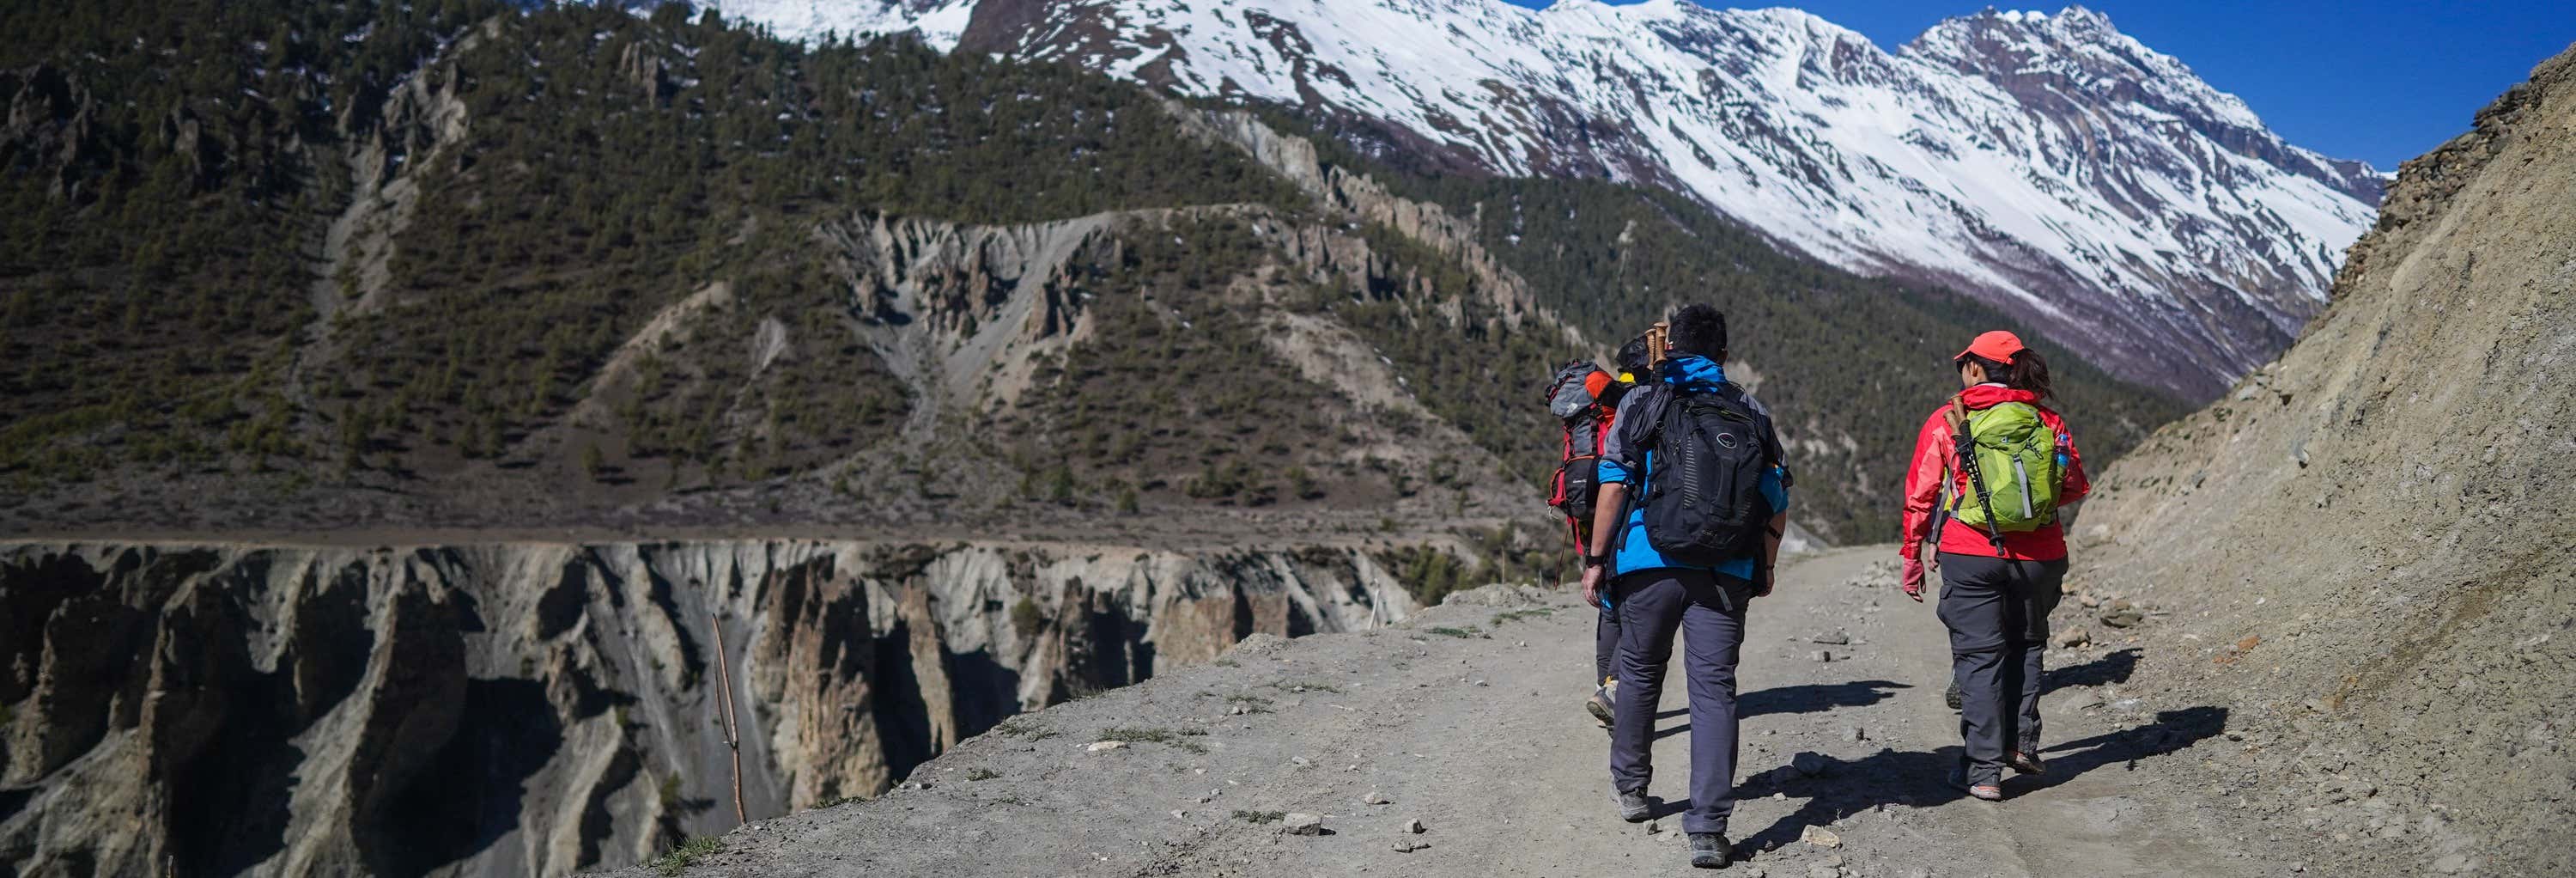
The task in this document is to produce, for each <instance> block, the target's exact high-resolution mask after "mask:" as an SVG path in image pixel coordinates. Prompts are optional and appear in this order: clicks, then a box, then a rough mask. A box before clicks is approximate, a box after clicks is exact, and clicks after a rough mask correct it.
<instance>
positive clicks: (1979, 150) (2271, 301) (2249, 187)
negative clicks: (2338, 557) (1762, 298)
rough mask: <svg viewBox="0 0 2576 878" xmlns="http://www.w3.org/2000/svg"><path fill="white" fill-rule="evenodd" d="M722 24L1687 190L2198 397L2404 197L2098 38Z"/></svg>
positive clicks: (2163, 65) (1527, 23)
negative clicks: (2379, 213)
mask: <svg viewBox="0 0 2576 878" xmlns="http://www.w3.org/2000/svg"><path fill="white" fill-rule="evenodd" d="M716 5H718V6H720V7H721V8H722V9H723V10H724V11H725V12H726V13H727V14H728V15H729V16H734V17H743V18H749V19H753V20H757V21H761V22H764V23H766V24H768V25H769V26H770V27H772V28H773V29H775V30H777V31H778V32H780V33H782V34H784V35H790V36H804V37H813V36H820V35H822V34H824V33H831V32H837V33H841V34H856V33H862V32H876V33H883V32H891V31H898V30H905V29H914V30H918V31H919V32H920V33H921V34H922V36H923V38H924V39H926V40H928V41H929V42H931V43H932V44H934V45H939V46H942V47H946V48H964V49H966V50H972V51H985V52H997V53H1005V54H1010V55H1015V56H1019V57H1025V58H1031V59H1041V60H1057V61H1066V62H1071V63H1077V64H1080V65H1083V66H1086V67H1089V68H1092V69H1097V70H1101V71H1105V72H1108V73H1110V74H1112V75H1116V76H1121V77H1128V78H1133V79H1138V80H1143V81H1147V82H1151V83H1155V84H1159V85H1162V86H1165V87H1168V88H1171V89H1173V90H1175V91H1178V92H1182V93H1186V94H1193V95H1215V96H1241V97H1246V98H1255V99H1263V100H1271V101H1279V102H1284V103H1289V104H1296V105H1300V106H1303V107H1305V108H1307V109H1309V110H1312V111H1317V112H1320V113H1323V114H1327V115H1330V116H1332V117H1334V118H1335V119H1336V120H1337V121H1338V122H1339V123H1340V127H1342V128H1344V129H1346V130H1374V131H1376V132H1379V133H1378V135H1377V136H1376V137H1375V138H1374V139H1375V140H1376V141H1378V142H1379V145H1381V146H1383V145H1385V144H1393V145H1395V148H1398V149H1402V150H1405V151H1408V152H1415V153H1420V154H1419V155H1415V156H1412V157H1411V158H1412V159H1413V160H1415V161H1420V162H1429V163H1432V164H1449V165H1468V166H1474V167H1477V168H1481V169H1484V170H1489V171H1492V172H1498V173H1504V174H1515V175H1526V174H1556V175H1589V176H1607V177H1610V178H1612V179H1617V180H1622V181H1630V182H1636V183H1642V184H1648V185H1658V186H1664V187H1667V188H1671V189H1674V190H1677V191H1680V192H1684V193H1689V194H1692V195H1695V196H1697V197H1698V198H1699V199H1700V200H1702V201H1703V202H1705V203H1707V204H1708V205H1709V206H1710V207H1712V208H1714V209H1716V210H1718V211H1720V212H1723V213H1725V214H1727V215H1730V216H1732V217H1735V218H1737V219H1739V220H1741V221H1743V222H1744V223H1746V224H1748V225H1750V226H1752V227H1754V228H1757V229H1759V230H1761V231H1762V232H1764V233H1765V234H1767V235H1769V236H1771V237H1772V238H1774V239H1775V240H1777V241H1779V242H1781V243H1783V244H1786V245H1788V246H1791V247H1794V248H1796V249H1799V250H1802V251H1805V252H1807V253H1809V254H1812V255H1814V256H1816V257H1818V258H1821V259H1824V260H1826V261H1829V262H1832V263H1835V264H1838V265H1842V266H1844V267H1847V268H1851V269H1854V270H1857V271H1861V272H1864V273H1870V274H1887V275H1895V276H1900V277H1907V278H1914V279H1917V280H1921V281H1926V282H1934V283H1941V284H1947V285H1950V286H1952V287H1954V288H1958V289H1962V290H1965V291H1968V292H1970V293H1972V294H1975V295H1977V296H1979V297H1981V298H1984V299H1986V300H1987V301H1989V302H1992V303H1994V304H1996V305H1999V306H2001V307H2003V308H2005V309H2006V310H2007V311H2009V312H2011V313H2014V314H2017V315H2020V316H2022V317H2024V318H2026V319H2029V320H2031V321H2032V322H2034V323H2036V324H2038V325H2039V326H2040V327H2042V328H2043V329H2045V330H2047V331H2048V332H2049V333H2050V334H2051V335H2052V336H2054V337H2056V338H2059V339H2061V340H2063V341H2066V342H2068V343H2070V344H2073V345H2076V346H2078V347H2081V348H2083V349H2084V350H2085V351H2086V353H2087V354H2088V355H2089V356H2090V358H2091V359H2093V360H2094V361H2095V362H2097V363H2100V364H2102V365H2104V366H2106V367H2108V368H2111V369H2113V370H2114V371H2116V372H2118V373H2121V374H2123V375H2125V376H2127V377H2130V378H2132V379H2135V380H2140V381H2144V382H2148V383H2152V384H2157V385H2161V386H2165V387H2168V388H2172V389H2175V390H2178V391H2181V392H2183V393H2185V394H2187V395H2191V396H2208V395H2213V394H2215V393H2217V392H2218V391H2219V390H2221V389H2223V388H2224V387H2225V386H2226V385H2227V383H2228V382H2229V381H2231V380H2232V379H2233V378H2234V377H2235V376H2237V375H2239V374H2241V373H2243V372H2244V371H2245V370H2247V369H2249V368H2251V367H2252V366H2255V365H2258V364H2260V363H2261V362H2263V361H2266V360H2268V359H2270V358H2271V357H2272V356H2273V355H2274V354H2276V353H2278V352H2279V351H2280V350H2281V349H2282V348H2284V347H2286V346H2287V345H2288V343H2289V341H2290V340H2291V338H2292V337H2293V336H2294V335H2295V334H2296V333H2297V331H2298V328H2299V327H2300V326H2301V325H2302V324H2303V323H2304V322H2305V321H2306V319H2307V318H2308V316H2309V315H2311V314H2313V313H2315V312H2316V311H2317V309H2318V308H2320V307H2321V306H2322V305H2323V304H2324V302H2325V300H2326V291H2327V288H2328V285H2329V284H2330V282H2331V280H2332V277H2333V273H2334V270H2335V268H2336V267H2337V265H2339V264H2340V262H2341V259H2342V251H2343V249H2344V247H2345V246H2346V245H2348V244H2350V243H2352V241H2353V240H2354V239H2355V238H2357V237H2359V236H2360V234H2361V233H2362V231H2364V230H2365V229H2367V228H2368V227H2369V226H2370V224H2371V223H2372V222H2373V220H2374V218H2375V210H2376V206H2377V204H2378V200H2379V195H2380V187H2381V185H2382V177H2381V175H2380V174H2379V173H2378V172H2376V171H2375V170H2373V169H2372V168H2370V167H2369V166H2368V165H2365V164H2363V163H2360V162H2352V161H2338V160H2333V159H2329V158H2326V157H2324V156H2321V155H2318V154H2316V153H2314V152H2310V151H2308V150H2305V149H2301V148H2298V147H2296V146H2292V145H2289V144H2287V143H2285V142H2283V141H2282V140H2281V138H2280V137H2278V136H2277V135H2274V134H2273V133H2272V132H2271V131H2269V130H2268V129H2266V128H2264V127H2263V123H2262V121H2261V120H2260V119H2258V118H2256V117H2255V115H2254V113H2253V112H2252V111H2250V110H2249V109H2247V108H2246V106H2245V104H2244V102H2243V101H2240V100H2238V99H2237V98H2236V97H2235V96H2233V95H2229V94H2227V93H2225V92H2221V91H2219V90H2217V89H2215V88H2212V87H2211V86H2210V85H2209V84H2207V83H2205V82H2203V81H2201V80H2200V78H2199V77H2197V76H2195V75H2193V74H2192V72H2191V70H2190V68H2188V67H2186V66H2184V64H2183V63H2182V62H2180V61H2178V60H2176V59H2174V58H2172V57H2170V56H2167V55H2163V54H2160V53H2158V52H2156V51H2154V50H2152V49H2149V48H2147V47H2146V46H2144V45H2141V44H2139V43H2138V41H2136V40H2134V39H2131V38H2130V37H2128V36H2126V35H2123V34H2121V33H2120V32H2119V31H2118V30H2116V29H2115V28H2113V26H2112V24H2111V22H2110V20H2109V19H2107V18H2105V17H2104V16H2102V15H2101V14H2099V13H2095V12H2092V11H2090V10H2086V9H2083V8H2081V7H2074V8H2069V9H2067V10H2065V11H2063V12H2060V13H2058V14H2055V15H2048V14H2043V13H2036V12H1995V11H1992V10H1989V11H1986V12H1983V13H1979V14H1976V15H1971V16H1965V17H1960V18H1954V19H1950V20H1948V21H1944V22H1942V23H1941V24H1939V25H1937V26H1935V27H1933V28H1932V29H1931V30H1929V31H1927V32H1925V33H1924V34H1923V35H1921V36H1920V37H1917V38H1916V39H1915V40H1914V41H1913V42H1911V43H1909V44H1907V45H1906V46H1904V47H1903V48H1902V49H1900V50H1899V51H1896V52H1893V53H1890V52H1887V51H1884V50H1882V49H1880V48H1878V47H1877V46H1876V45H1874V44H1872V43H1871V42H1870V41H1869V40H1868V39H1867V38H1865V37H1863V36H1861V35H1860V34H1858V33H1854V32H1852V31H1850V30H1847V29H1845V28H1842V27H1840V26H1837V25H1835V24H1833V23H1831V22H1828V21H1825V20H1823V19H1821V18H1818V17H1816V16H1813V15H1810V14H1807V13H1804V12H1800V11H1797V10H1793V9H1763V10H1752V11H1746V10H1726V9H1710V8H1706V7H1702V6H1699V5H1696V4H1694V3H1691V2H1688V0H1650V2H1645V3H1640V4H1636V5H1628V6H1612V5H1605V4H1601V3H1597V2H1590V0H1561V2H1558V3H1557V4H1556V5H1554V6H1551V7H1548V8H1546V9H1544V10H1530V9H1524V8H1521V7H1517V6H1512V5H1509V4H1506V3H1503V2H1500V0H897V2H893V3H886V2H880V0H847V2H827V0H720V2H718V3H717V4H716Z"/></svg>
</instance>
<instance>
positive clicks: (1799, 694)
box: [1735, 680, 1914, 719]
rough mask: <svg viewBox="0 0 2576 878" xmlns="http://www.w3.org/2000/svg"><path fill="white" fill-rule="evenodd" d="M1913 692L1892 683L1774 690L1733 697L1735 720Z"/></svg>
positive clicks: (1869, 701)
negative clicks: (1902, 691) (1904, 691)
mask: <svg viewBox="0 0 2576 878" xmlns="http://www.w3.org/2000/svg"><path fill="white" fill-rule="evenodd" d="M1912 688H1914V687H1913V686H1910V685H1907V684H1904V683H1898V682H1895V681H1893V680H1853V681H1851V682H1848V683H1809V684H1805V685H1800V686H1774V687H1772V688H1769V689H1764V690H1761V691H1759V692H1747V693H1744V694H1742V695H1739V696H1736V698H1735V716H1736V718H1738V719H1751V718H1753V717H1757V716H1763V715H1766V714H1774V713H1815V712H1818V711H1825V710H1833V709H1835V708H1839V707H1867V706H1869V705H1872V704H1877V703H1879V702H1881V701H1886V700H1887V699H1890V698H1894V697H1896V693H1895V692H1893V691H1891V690H1896V689H1912Z"/></svg>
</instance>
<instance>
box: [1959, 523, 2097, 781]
mask: <svg viewBox="0 0 2576 878" xmlns="http://www.w3.org/2000/svg"><path fill="white" fill-rule="evenodd" d="M2065 578H2066V561H2065V560H2064V559H2059V560H2056V561H2005V560H2003V559H2001V558H1987V557H1982V556H1978V555H1960V554H1955V553H1951V552H1943V553H1941V607H1940V613H1941V624H1942V625H1944V626H1947V627H1948V628H1949V629H1950V674H1951V678H1952V679H1954V680H1956V681H1957V682H1958V684H1959V737H1960V738H1961V739H1962V741H1963V742H1964V743H1965V744H1966V745H1967V746H1966V750H1965V753H1964V755H1963V757H1962V758H1963V760H1964V761H1965V765H1966V774H1967V778H1968V782H1969V783H1972V784H1988V783H1997V782H2000V781H2001V780H2002V779H2003V773H2004V750H2005V749H2007V748H2010V749H2015V750H2020V751H2022V752H2024V753H2036V752H2039V693H2040V680H2041V675H2042V674H2043V673H2045V671H2046V668H2044V667H2043V666H2042V656H2043V654H2044V653H2045V652H2046V651H2047V647H2048V614H2049V613H2050V612H2051V611H2053V610H2055V609H2057V598H2058V594H2057V586H2058V583H2059V582H2061V581H2063V580H2064V579H2065Z"/></svg>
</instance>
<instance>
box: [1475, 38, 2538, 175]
mask: <svg viewBox="0 0 2576 878" xmlns="http://www.w3.org/2000/svg"><path fill="white" fill-rule="evenodd" d="M1510 2H1514V3H1519V4H1521V5H1523V6H1546V5H1547V4H1548V0H1510ZM1701 2H1704V3H1708V5H1712V6H1735V5H1743V6H1795V7H1798V8H1800V9H1804V10H1807V11H1809V12H1813V13H1815V14H1817V15H1820V16H1823V17H1824V18H1826V19H1828V20H1830V21H1833V22H1834V23H1836V24H1840V25H1842V26H1844V27H1848V28H1851V29H1853V30H1856V31H1859V32H1861V33H1863V34H1867V35H1869V38H1870V39H1871V40H1873V41H1875V42H1877V43H1878V44H1879V46H1881V47H1883V48H1886V49H1889V50H1891V51H1893V50H1894V49H1896V47H1898V46H1902V45H1904V44H1905V43H1906V41H1908V40H1912V39H1913V38H1914V36H1915V35H1916V34H1919V33H1922V32H1923V30H1924V29H1925V28H1928V27H1931V26H1932V25H1933V23H1935V22H1938V21H1940V20H1941V19H1943V18H1948V17H1950V16H1953V15H1964V14H1969V13H1973V12H1976V11H1977V10H1979V9H1983V8H1985V5H1986V3H1985V0H1952V2H1946V3H1945V2H1941V0H1933V2H1923V0H1911V2H1895V0H1780V2H1762V0H1753V2H1737V3H1728V2H1723V0H1718V2H1711V0H1701ZM1994 5H1995V6H1996V7H1997V8H2001V9H2040V10H2043V11H2046V12H2050V13H2055V12H2057V11H2058V10H2059V9H2060V8H2062V7H2063V6H2064V5H2065V3H2064V0H2048V2H2045V3H2019V4H2016V3H1995V4H1994ZM2082 5H2084V6H2086V7H2088V8H2091V9H2093V10H2095V11H2098V12H2101V13H2104V14H2106V15H2109V16H2110V17H2111V21H2112V23H2113V24H2116V25H2118V26H2119V28H2120V30H2121V32H2123V33H2126V34H2128V35H2129V36H2132V37H2136V38H2137V40H2138V41H2139V42H2142V43H2145V44H2147V46H2148V47H2149V48H2153V49H2156V50H2157V51H2161V52H2164V53H2165V54H2168V55H2172V56H2174V57H2177V58H2180V59H2182V61H2183V63H2185V64H2189V65H2191V68H2192V70H2193V71H2194V72H2196V73H2199V74H2200V77H2201V78H2202V79H2205V80H2208V81H2209V82H2210V84H2212V85H2215V86H2217V87H2219V88H2220V89H2223V90H2226V91H2230V92H2234V93H2236V95H2237V96H2238V97H2242V98H2244V99H2245V103H2246V104H2248V105H2250V106H2252V107H2253V108H2254V112H2255V113H2256V114H2258V115H2261V116H2262V117H2263V121H2264V123H2265V124H2267V125H2270V126H2271V127H2272V130H2274V131H2276V132H2279V133H2280V134H2281V136H2282V137H2284V138H2287V139H2288V140H2289V141H2290V142H2291V143H2295V144H2298V145H2300V146H2304V147H2307V148H2309V149H2313V150H2316V151H2318V152H2322V153H2325V154H2327V155H2329V156H2334V157H2336V158H2357V159H2362V160H2365V161H2368V162H2370V163H2371V164H2373V165H2377V166H2378V167H2379V168H2380V169H2381V170H2395V169H2396V168H2397V163H2398V162H2401V161H2404V160H2406V159H2410V158H2413V157H2415V156H2417V155H2420V154H2422V153H2423V152H2425V151H2426V150H2430V149H2432V148H2433V147H2435V146H2438V145H2440V144H2441V143H2442V141H2445V140H2449V139H2450V138H2451V137H2452V136H2453V135H2456V134H2459V133H2460V132H2462V131H2466V130H2468V129H2469V123H2470V117H2471V116H2473V115H2474V114H2476V113H2477V111H2478V108H2480V107H2484V106H2486V105H2487V102H2488V101H2490V100H2493V99H2494V98H2495V96H2496V95H2498V94H2502V93H2503V92H2504V90H2505V89H2507V88H2510V87H2512V85H2513V84H2514V83H2517V82H2521V81H2522V80H2523V79H2525V78H2526V77H2528V76H2529V75H2530V73H2531V68H2532V65H2535V64H2538V63H2540V62H2541V61H2542V60H2543V59H2546V58H2548V57H2550V56H2552V55H2555V54H2557V53H2559V52H2561V51H2564V50H2565V49H2566V48H2567V46H2568V44H2569V43H2570V42H2576V0H2497V2H2485V3H2466V2H2430V0H2418V2H2404V0H2347V2H2328V0H2300V2H2223V0H2089V2H2085V3H2083V4H2082Z"/></svg>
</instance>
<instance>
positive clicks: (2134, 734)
mask: <svg viewBox="0 0 2576 878" xmlns="http://www.w3.org/2000/svg"><path fill="white" fill-rule="evenodd" d="M2226 728H2227V709H2226V708H2223V707H2208V706H2203V707H2189V708H2184V709H2181V710H2168V711H2164V712H2161V713H2158V714H2156V720H2155V722H2152V723H2149V724H2147V725H2143V726H2139V727H2137V728H2134V729H2126V730H2123V731H2117V732H2111V733H2107V734H2102V735H2096V736H2093V737H2090V738H2085V739H2082V740H2077V741H2068V742H2066V743H2063V744H2059V745H2056V746H2054V747H2049V748H2047V749H2046V750H2044V751H2042V752H2044V753H2046V754H2049V755H2048V774H2046V775H2044V776H2042V777H2038V778H2029V777H2023V778H2015V779H2009V780H2007V781H2006V783H2005V785H2004V789H2005V792H2006V794H2008V795H2016V796H2017V795H2028V794H2030V793H2033V792H2036V791H2038V790H2043V789H2047V788H2049V787H2053V786H2056V785H2058V784H2062V783H2065V782H2067V781H2069V780H2073V779H2075V778H2077V777H2081V776H2083V775H2084V774H2085V773H2086V772H2090V771H2093V770H2094V769H2098V768H2102V767H2104V766H2107V765H2112V764H2114V763H2117V764H2120V765H2122V766H2123V768H2124V769H2135V768H2136V767H2137V762H2138V760H2141V759H2146V758H2149V757H2153V756H2161V755H2164V754H2167V753H2172V752H2174V751H2177V750H2181V749H2183V748H2185V747H2189V746H2191V745H2192V744H2193V743H2195V742H2198V741H2200V740H2202V739H2205V738H2209V737H2212V736H2215V735H2217V734H2219V733H2220V732H2223V731H2225V730H2226ZM1959 759H1960V753H1959V748H1958V747H1955V746H1953V747H1943V748H1941V749H1939V750H1936V751H1933V752H1929V753H1920V752H1917V753H1900V752H1897V751H1894V750H1880V751H1878V752H1877V753H1875V754H1872V755H1870V756H1866V757H1862V758H1860V759H1853V760H1842V759H1835V758H1833V757H1830V756H1827V757H1824V764H1823V770H1822V771H1820V772H1818V773H1816V774H1814V775H1807V774H1803V773H1800V772H1798V771H1797V770H1795V769H1791V768H1788V767H1785V766H1783V767H1781V768H1777V769H1773V770H1767V771H1762V772H1759V773H1756V774H1754V775H1753V776H1751V777H1749V778H1747V779H1746V780H1745V781H1744V782H1743V783H1741V784H1738V785H1736V790H1735V794H1736V797H1737V798H1739V799H1751V798H1757V797H1761V796H1768V795H1771V794H1773V793H1786V794H1788V795H1789V796H1790V797H1791V798H1805V799H1806V800H1807V804H1806V805H1805V806H1803V807H1800V808H1799V809H1798V810H1797V811H1794V812H1792V813H1790V814H1789V815H1788V816H1786V817H1782V818H1780V820H1779V821H1777V822H1775V823H1773V824H1771V825H1770V826H1768V827H1764V828H1763V829H1762V830H1761V831H1759V832H1755V833H1753V834H1751V835H1745V836H1740V837H1739V840H1738V841H1737V842H1736V850H1737V851H1738V852H1739V853H1742V854H1748V855H1749V854H1753V853H1757V852H1760V851H1767V850H1772V849H1775V848H1778V847H1780V846H1781V845H1784V844H1788V843H1790V842H1793V841H1797V840H1798V836H1799V834H1800V833H1801V831H1803V830H1804V829H1805V828H1806V827H1809V826H1827V825H1830V824H1833V823H1836V822H1838V821H1841V820H1842V819H1844V818H1846V817H1850V816H1852V815H1854V814H1857V813H1860V812H1863V811H1867V810H1870V809H1872V808H1876V807H1878V806H1881V805H1907V806H1912V807H1917V808H1926V807H1931V806H1935V805H1941V804H1945V803H1948V802H1951V801H1954V800H1957V799H1958V798H1960V797H1961V796H1962V795H1963V793H1961V792H1960V791H1959V790H1957V789H1955V788H1953V787H1951V786H1950V785H1949V783H1948V782H1947V778H1948V776H1949V773H1950V769H1951V768H1952V767H1954V766H1956V765H1957V764H1958V762H1959ZM1659 810H1661V809H1659ZM1673 810H1674V811H1676V812H1677V811H1679V810H1680V808H1679V807H1675V808H1673Z"/></svg>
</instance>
